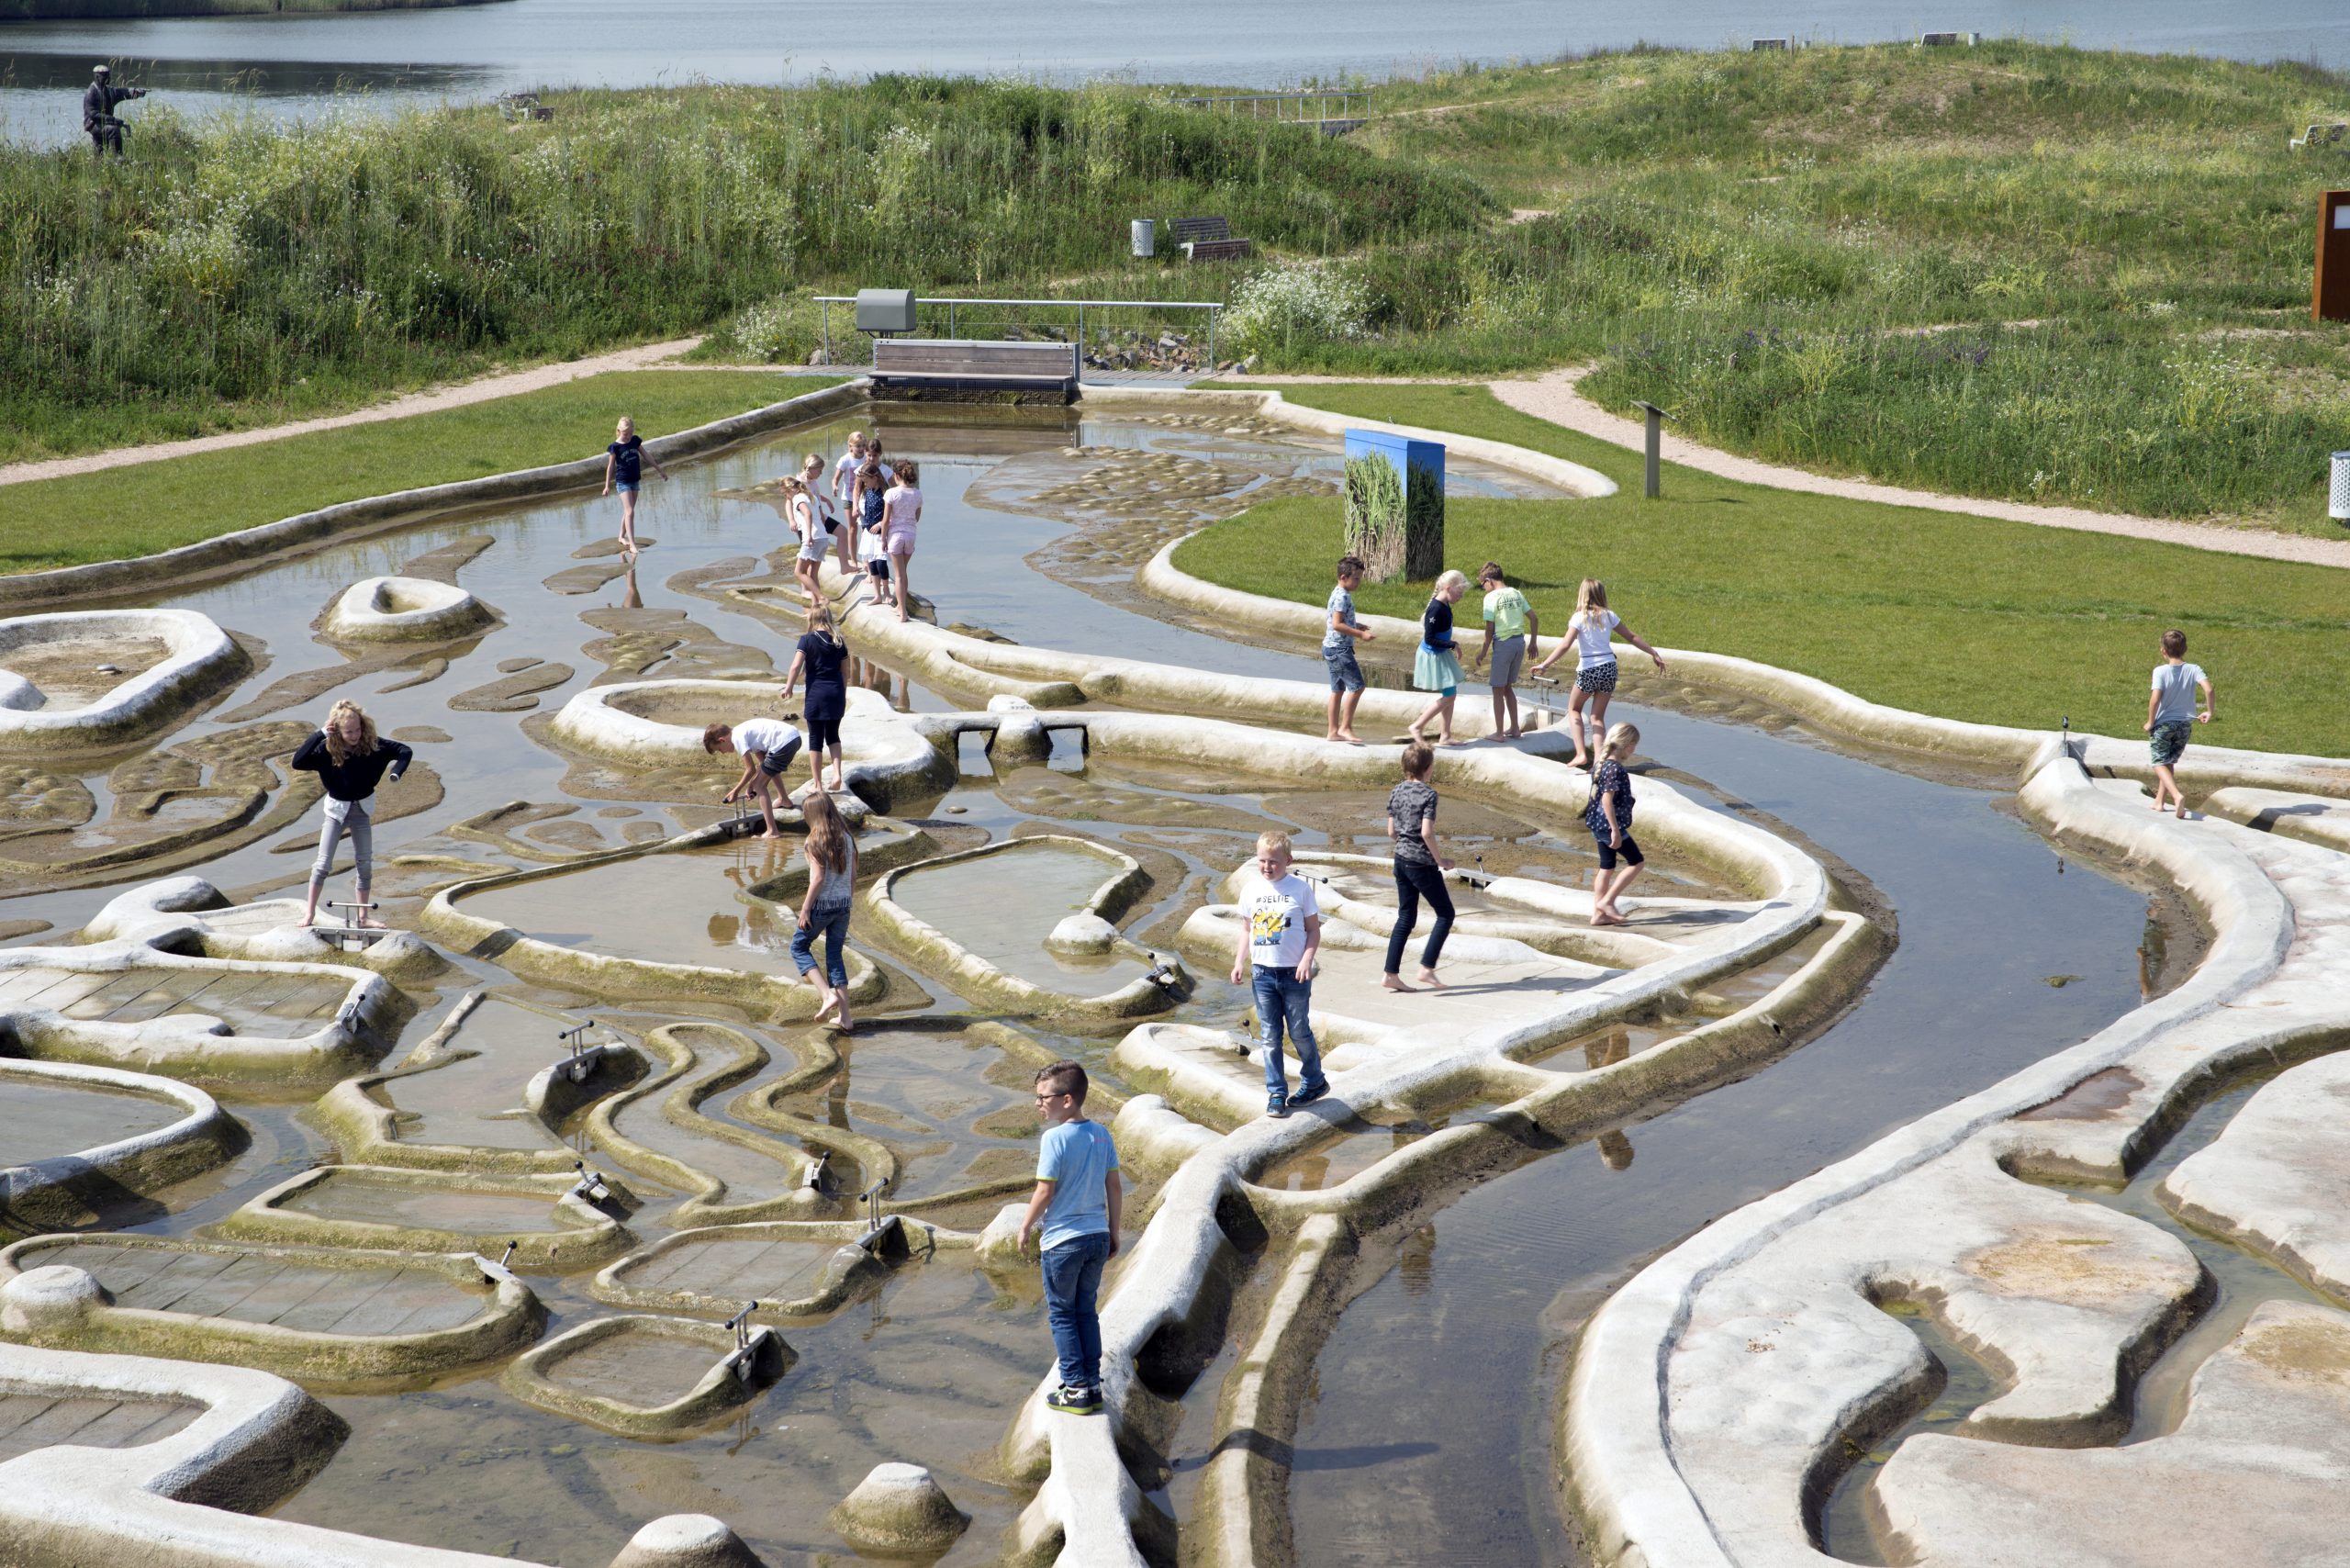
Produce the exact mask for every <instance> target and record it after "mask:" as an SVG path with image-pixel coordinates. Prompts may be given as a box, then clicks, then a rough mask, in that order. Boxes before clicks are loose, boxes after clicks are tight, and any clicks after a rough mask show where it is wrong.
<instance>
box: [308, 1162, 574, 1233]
mask: <svg viewBox="0 0 2350 1568" xmlns="http://www.w3.org/2000/svg"><path fill="white" fill-rule="evenodd" d="M278 1206H279V1207H280V1208H285V1209H292V1210H295V1211H297V1212H299V1213H302V1214H306V1215H317V1216H318V1217H319V1218H320V1219H340V1220H356V1221H360V1222H362V1223H364V1224H368V1225H397V1226H415V1227H417V1228H420V1229H428V1230H453V1231H457V1232H460V1233H462V1234H464V1235H468V1236H503V1235H505V1234H507V1233H508V1232H509V1231H523V1232H537V1231H554V1230H568V1229H570V1228H571V1227H570V1226H566V1225H565V1224H564V1223H563V1222H562V1221H561V1220H560V1219H558V1218H557V1217H556V1215H555V1207H554V1198H553V1197H552V1196H548V1197H537V1196H533V1195H532V1194H529V1193H468V1192H463V1191H460V1190H458V1189H455V1188H449V1187H416V1186H408V1185H406V1184H403V1183H398V1182H386V1181H378V1180H376V1179H375V1178H374V1177H371V1176H367V1175H365V1174H362V1173H355V1172H352V1171H349V1170H337V1171H335V1172H334V1173H333V1174H331V1175H329V1176H326V1177H324V1178H322V1179H321V1180H319V1181H317V1182H312V1183H310V1184H309V1185H308V1186H307V1187H305V1188H303V1189H302V1190H301V1191H300V1192H298V1193H295V1194H293V1195H292V1196H291V1197H289V1198H287V1199H286V1200H285V1202H284V1203H282V1204H279V1205H278Z"/></svg>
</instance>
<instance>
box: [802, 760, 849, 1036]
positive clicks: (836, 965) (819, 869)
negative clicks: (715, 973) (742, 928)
mask: <svg viewBox="0 0 2350 1568" xmlns="http://www.w3.org/2000/svg"><path fill="white" fill-rule="evenodd" d="M820 760H821V759H820ZM800 811H801V812H802V813H803V814H804V815H805V817H806V819H807V823H808V843H807V845H806V846H805V852H806V854H807V857H808V896H807V897H805V898H803V899H801V900H800V921H799V924H798V927H797V928H796V929H795V930H794V931H793V932H792V934H791V961H792V962H793V963H795V964H797V965H799V966H800V976H801V978H802V979H805V980H808V981H810V982H811V983H812V984H813V985H814V986H815V988H816V994H817V995H818V996H821V997H822V998H823V999H824V1000H823V1005H822V1006H821V1007H819V1008H817V1009H816V1022H817V1023H819V1024H821V1023H822V1022H823V1021H824V1020H825V1019H827V1018H829V1017H831V1016H832V1015H833V1014H834V1011H835V1010H837V1011H838V1012H839V1014H840V1015H841V1016H840V1025H841V1033H842V1034H844V1035H845V1034H848V1033H850V1032H851V1031H853V1030H854V1029H855V1028H856V1024H855V1023H854V1022H853V1021H852V1020H851V1019H850V1018H849V1015H848V965H847V964H846V963H845V962H844V961H843V960H842V958H841V945H842V944H843V943H845V942H846V941H847V940H848V912H849V905H850V901H851V900H853V899H854V898H855V897H856V840H854V839H852V838H850V837H849V835H848V824H847V823H845V822H843V821H842V820H841V812H840V808H839V807H838V806H835V805H834V804H833V798H832V797H831V796H830V795H827V794H826V793H824V791H823V790H809V791H808V793H807V794H806V795H805V796H804V797H802V798H801V800H800ZM819 937H822V939H823V943H824V976H825V979H823V980H820V979H818V978H817V975H816V942H817V939H818V938H819ZM826 980H830V982H831V983H830V984H827V983H826Z"/></svg>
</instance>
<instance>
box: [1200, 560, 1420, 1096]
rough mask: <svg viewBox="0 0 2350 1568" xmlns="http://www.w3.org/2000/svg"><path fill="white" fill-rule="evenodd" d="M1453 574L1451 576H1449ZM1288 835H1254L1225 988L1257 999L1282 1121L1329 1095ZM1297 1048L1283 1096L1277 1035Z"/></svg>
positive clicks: (1304, 901) (1311, 943) (1303, 888)
mask: <svg viewBox="0 0 2350 1568" xmlns="http://www.w3.org/2000/svg"><path fill="white" fill-rule="evenodd" d="M1456 575H1457V574H1456ZM1289 863H1290V842H1289V834H1285V833H1281V832H1278V831H1270V832H1266V833H1260V834H1258V835H1257V867H1256V870H1257V875H1256V877H1255V879H1253V880H1251V881H1250V882H1249V883H1248V886H1247V887H1245V888H1244V889H1242V890H1241V893H1240V945H1239V950H1238V951H1237V952H1236V953H1234V954H1233V956H1232V983H1233V984H1235V985H1246V986H1248V987H1250V989H1251V990H1252V991H1254V992H1255V993H1256V998H1257V1040H1258V1043H1259V1045H1261V1046H1262V1047H1264V1051H1265V1114H1267V1115H1269V1116H1274V1117H1281V1116H1286V1115H1288V1114H1289V1111H1290V1107H1291V1106H1292V1105H1304V1104H1306V1103H1310V1102H1312V1101H1315V1100H1319V1099H1320V1098H1322V1096H1323V1095H1325V1094H1327V1093H1328V1092H1330V1085H1329V1084H1328V1083H1327V1082H1326V1081H1324V1079H1323V1077H1322V1051H1321V1048H1320V1047H1318V1046H1316V1045H1315V1043H1314V1025H1313V1021H1312V1019H1311V1017H1310V1016H1309V1014H1311V1012H1312V1011H1313V1006H1314V970H1315V957H1316V955H1317V954H1319V953H1320V951H1321V948H1322V915H1321V912H1320V909H1319V907H1318V906H1317V905H1316V904H1315V902H1314V884H1313V883H1311V882H1309V881H1307V880H1306V879H1304V878H1303V877H1300V876H1295V875H1292V873H1291V871H1290V868H1289ZM1284 1033H1286V1034H1287V1035H1288V1036H1289V1040H1290V1043H1291V1044H1292V1045H1293V1046H1295V1047H1297V1092H1296V1093H1295V1094H1292V1093H1291V1092H1289V1074H1288V1072H1287V1070H1285V1069H1284V1068H1283V1066H1282V1063H1281V1036H1282V1035H1283V1034H1284Z"/></svg>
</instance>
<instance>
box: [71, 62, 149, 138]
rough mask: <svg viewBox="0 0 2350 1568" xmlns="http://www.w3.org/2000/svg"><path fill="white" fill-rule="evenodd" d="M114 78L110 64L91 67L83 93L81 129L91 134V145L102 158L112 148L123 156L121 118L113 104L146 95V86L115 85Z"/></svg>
mask: <svg viewBox="0 0 2350 1568" xmlns="http://www.w3.org/2000/svg"><path fill="white" fill-rule="evenodd" d="M113 77H114V68H113V67H112V66H110V65H99V66H94V67H92V68H91V71H90V86H89V90H88V91H87V92H84V94H83V95H82V129H84V131H86V132H88V133H89V137H90V145H91V146H92V147H94V148H95V149H96V150H97V153H98V156H99V157H101V158H103V157H105V156H106V153H108V152H109V151H111V152H112V153H113V154H114V155H115V156H116V157H117V158H119V157H121V156H122V121H120V120H118V119H117V118H115V113H114V106H116V105H117V104H120V103H127V102H128V101H129V100H130V99H132V98H143V97H145V96H146V95H147V89H146V88H144V87H117V86H116V85H115V84H114V81H113Z"/></svg>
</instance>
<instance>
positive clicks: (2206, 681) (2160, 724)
mask: <svg viewBox="0 0 2350 1568" xmlns="http://www.w3.org/2000/svg"><path fill="white" fill-rule="evenodd" d="M2197 689H2201V691H2202V693H2203V708H2202V711H2200V712H2198V711H2196V707H2195V693H2196V691H2197ZM2217 707H2218V704H2217V703H2216V702H2215V701H2213V700H2212V697H2211V678H2210V676H2208V675H2205V674H2204V673H2203V666H2200V665H2191V664H2188V662H2187V633H2184V632H2181V631H2178V630H2177V629H2176V628H2174V629H2173V630H2171V631H2168V632H2165V633H2163V662H2162V663H2161V664H2158V665H2156V666H2154V690H2153V691H2151V692H2149V693H2148V694H2147V697H2146V734H2147V735H2148V736H2150V737H2151V739H2150V741H2149V744H2148V749H2149V750H2150V751H2152V752H2153V753H2154V810H2156V811H2158V812H2161V811H2167V810H2169V809H2170V804H2171V803H2176V804H2177V807H2178V814H2179V815H2180V816H2182V817H2184V816H2186V815H2187V797H2186V796H2185V795H2183V794H2181V793H2180V792H2179V789H2178V775H2177V773H2175V772H2173V771H2172V769H2174V768H2175V767H2177V766H2178V759H2179V757H2180V756H2183V755H2185V753H2186V751H2187V737H2188V736H2189V735H2190V734H2194V733H2195V726H2196V725H2197V724H2208V723H2210V722H2211V715H2212V712H2213V711H2214V710H2215V709H2216V708H2217Z"/></svg>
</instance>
